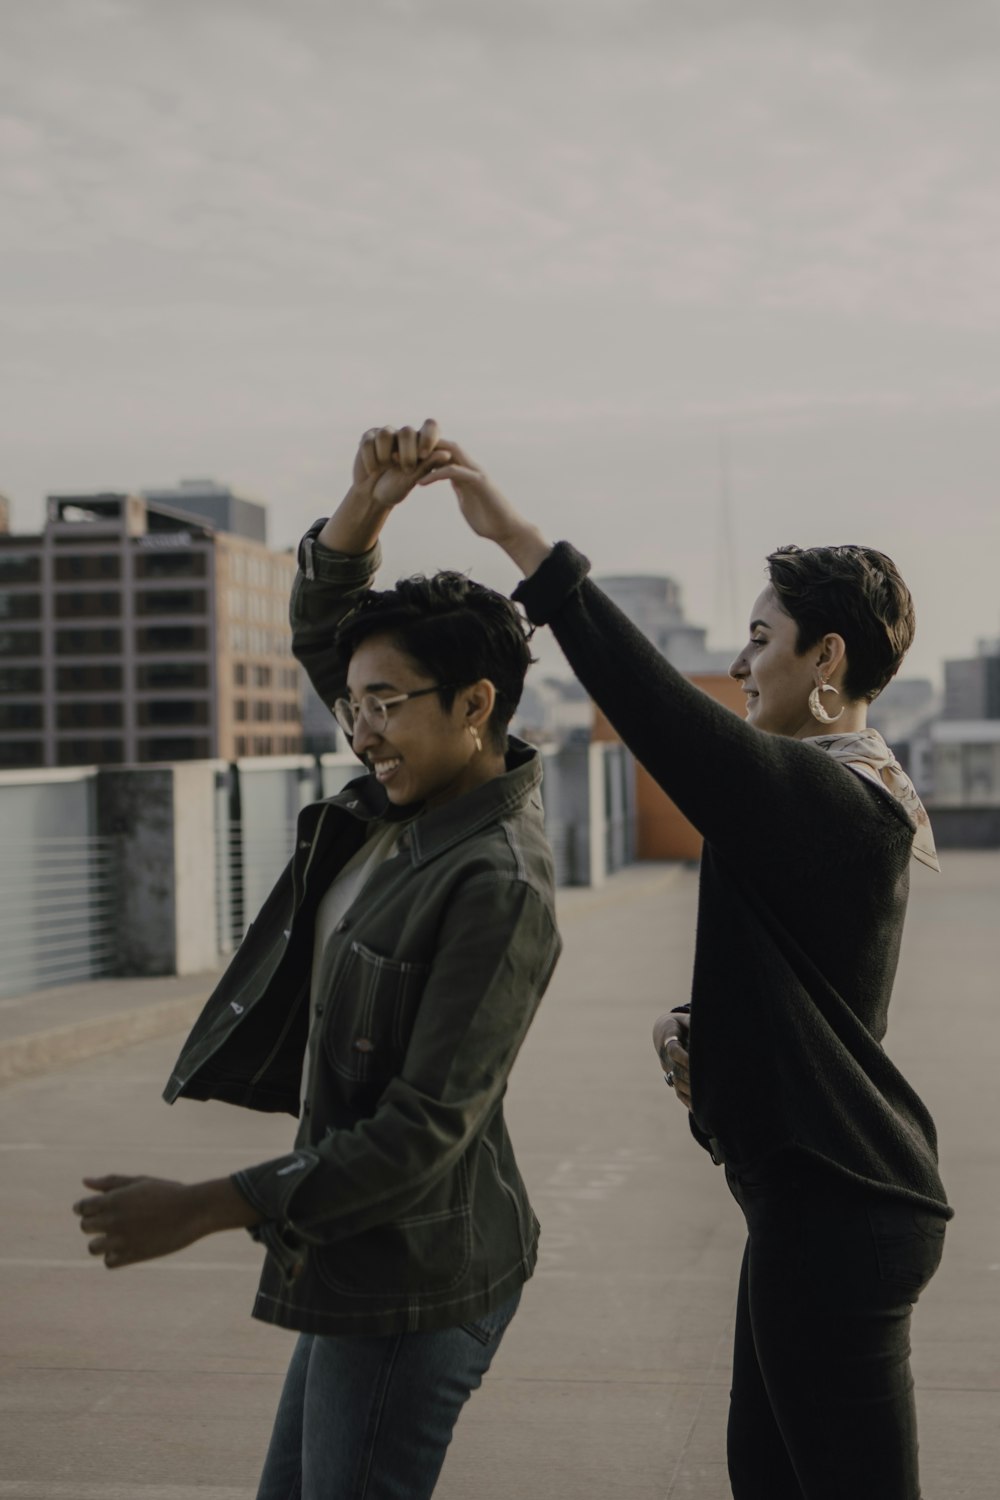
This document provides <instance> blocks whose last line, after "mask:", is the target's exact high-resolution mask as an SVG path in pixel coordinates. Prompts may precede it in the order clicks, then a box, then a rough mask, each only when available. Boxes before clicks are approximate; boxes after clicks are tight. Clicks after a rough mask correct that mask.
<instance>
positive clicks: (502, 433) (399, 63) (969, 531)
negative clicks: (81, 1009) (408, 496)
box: [0, 0, 1000, 675]
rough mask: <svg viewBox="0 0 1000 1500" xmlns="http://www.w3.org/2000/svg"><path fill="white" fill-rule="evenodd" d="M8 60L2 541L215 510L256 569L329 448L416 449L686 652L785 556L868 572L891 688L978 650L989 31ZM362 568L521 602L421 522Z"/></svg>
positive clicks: (941, 15) (565, 8)
mask: <svg viewBox="0 0 1000 1500" xmlns="http://www.w3.org/2000/svg"><path fill="white" fill-rule="evenodd" d="M0 32H2V35H0V151H2V191H3V202H2V212H0V267H2V284H0V319H2V329H0V375H2V382H3V384H2V391H0V397H2V399H0V491H2V492H5V493H6V494H8V495H9V496H10V497H11V499H12V501H13V504H14V524H15V527H16V529H19V530H32V529H37V527H38V525H39V524H40V520H41V514H42V502H43V497H44V495H45V494H46V493H47V492H49V491H56V490H66V489H89V488H95V487H105V488H130V487H147V486H154V485H161V484H166V483H171V482H173V481H175V480H177V479H179V478H181V477H182V476H185V477H207V476H211V477H214V478H217V479H220V480H225V481H229V482H231V483H233V484H234V485H236V486H238V487H239V488H241V489H242V490H244V491H245V492H248V493H251V494H253V495H256V496H257V497H259V498H261V499H264V500H266V501H267V502H268V503H269V504H270V507H271V540H272V541H273V542H274V543H275V544H277V545H285V544H289V543H291V542H292V541H293V540H294V539H295V538H296V537H297V535H298V534H299V532H300V531H301V530H302V529H303V527H304V526H305V525H306V524H307V523H308V522H309V521H311V520H312V519H313V518H314V517H315V516H316V515H318V514H321V513H323V512H324V511H325V510H328V509H329V507H330V503H331V501H333V500H336V498H338V497H339V495H340V494H341V493H342V492H343V490H344V488H345V484H346V481H347V476H348V473H349V467H350V461H351V457H352V453H353V448H354V444H355V442H356V439H357V436H358V434H359V433H360V432H361V430H362V429H363V428H365V427H367V426H369V425H372V424H373V423H378V422H382V421H388V422H392V423H394V424H397V425H398V424H400V423H403V422H406V421H412V422H415V423H419V422H420V421H421V420H422V419H423V418H424V417H425V416H427V415H434V416H436V417H438V418H439V420H440V421H441V422H442V424H443V426H444V427H445V429H446V430H447V431H449V432H452V433H454V435H455V436H456V437H458V438H460V439H461V440H462V441H463V443H464V444H465V445H466V446H467V447H468V448H469V449H470V451H471V452H472V453H473V454H474V455H475V456H476V457H477V458H478V459H479V460H480V461H481V462H482V463H483V465H484V466H485V467H486V468H487V469H488V470H489V471H490V472H491V473H492V474H493V476H494V477H495V478H496V479H497V481H498V482H499V483H500V484H501V485H502V487H503V488H505V489H506V490H507V491H508V493H509V494H510V495H511V497H512V498H514V499H515V500H516V501H517V502H519V503H520V504H521V506H522V508H524V509H526V510H527V511H528V512H529V513H530V514H532V515H534V516H535V517H536V518H537V519H538V520H539V522H540V523H541V525H542V526H543V527H544V528H545V529H546V530H547V531H548V532H549V533H550V534H551V535H553V536H567V537H569V538H570V539H572V540H573V541H575V542H576V543H577V544H578V545H580V546H581V547H583V548H584V549H585V550H587V551H588V552H589V553H590V554H591V556H592V557H593V559H594V561H595V565H596V566H597V569H598V570H599V571H605V572H611V571H656V572H668V573H671V574H672V575H673V576H675V577H676V578H677V579H679V581H680V582H681V583H682V585H683V587H684V589H685V596H686V601H687V605H688V610H689V613H690V614H691V615H692V616H693V617H694V618H695V619H697V620H700V621H701V622H702V623H704V624H707V625H709V626H710V627H711V629H712V643H713V644H715V645H719V646H726V645H729V644H730V643H732V642H733V641H734V640H735V638H736V636H737V633H738V631H740V630H742V628H743V627H744V624H745V620H746V614H747V611H748V609H749V606H750V604H751V603H752V601H753V598H754V595H755V594H756V592H757V591H758V588H759V586H760V579H761V559H762V557H763V555H764V553H765V552H767V551H768V550H770V549H771V548H773V547H774V546H776V545H778V544H781V543H784V542H790V541H795V542H799V543H800V544H803V545H806V544H809V543H818V542H843V541H865V542H868V543H870V544H873V545H875V546H879V547H882V548H884V549H885V550H887V551H889V552H890V553H891V554H892V555H893V556H894V557H895V558H896V560H897V562H898V563H899V564H900V567H901V568H902V570H903V572H904V575H905V576H906V577H907V579H908V581H909V582H910V584H911V587H912V588H913V591H914V594H915V596H916V599H917V608H918V618H919V621H920V629H919V634H918V641H917V645H916V646H915V648H914V651H913V653H912V655H911V658H910V662H909V666H908V670H909V673H910V675H913V674H914V673H925V674H933V673H936V671H937V664H938V661H939V660H940V658H942V657H944V656H956V655H959V656H960V655H965V654H968V653H969V652H970V651H971V650H972V649H974V645H975V640H976V638H977V637H979V636H987V635H992V636H995V635H997V634H998V632H1000V581H998V580H1000V503H998V501H1000V484H998V480H1000V374H998V335H1000V197H998V186H997V184H998V182H1000V129H998V126H997V102H996V101H997V76H998V71H997V70H998V65H1000V6H998V5H997V4H996V3H995V0H949V3H948V4H947V5H945V4H942V3H941V0H838V3H837V5H835V6H834V5H831V4H830V3H829V0H820V3H815V4H813V3H810V0H719V3H714V0H689V3H688V0H649V3H644V0H503V3H499V0H495V3H492V4H480V3H477V0H426V3H422V0H363V3H356V4H355V3H347V0H315V3H313V0H282V3H281V4H277V3H271V0H267V3H262V0H197V3H189V0H169V3H167V0H44V3H39V0H3V3H2V5H0ZM726 454H728V460H726V459H725V455H726ZM727 466H728V471H729V491H730V494H731V498H732V510H733V546H734V550H735V564H736V580H737V587H736V589H735V591H734V590H732V589H729V588H727V587H726V586H725V583H726V579H727V576H728V570H727V566H726V553H725V549H724V548H723V547H722V546H721V545H720V524H719V518H720V495H721V494H722V491H723V488H724V480H723V471H724V469H725V468H726V467H727ZM386 540H387V544H388V545H387V572H386V575H385V581H387V582H388V581H390V575H391V577H394V576H396V575H397V574H399V573H402V572H410V571H415V570H417V569H429V568H435V567H440V566H460V567H468V568H470V569H472V570H473V571H474V572H475V573H476V574H477V575H478V576H480V577H482V578H484V579H485V580H486V581H488V582H492V583H494V584H497V585H499V586H502V587H510V586H512V584H513V582H514V577H515V575H514V574H513V571H512V569H511V568H510V565H509V564H507V562H506V560H505V559H502V558H500V557H499V556H496V557H494V555H493V554H492V552H491V550H490V549H489V548H487V547H486V546H485V544H483V543H481V542H478V541H477V540H475V539H473V538H472V537H471V536H470V535H468V534H467V533H466V532H464V530H463V529H461V522H460V521H459V520H458V519H457V517H456V516H455V515H454V514H453V510H452V502H451V500H450V498H449V496H448V495H447V494H446V492H445V491H444V490H443V489H442V490H433V491H430V492H421V493H420V494H419V495H418V496H416V497H415V498H414V499H413V501H412V502H411V503H410V505H409V507H408V509H407V511H406V512H405V513H403V514H400V515H399V516H398V517H397V518H395V521H394V525H393V526H392V529H391V530H390V531H388V532H387V533H386Z"/></svg>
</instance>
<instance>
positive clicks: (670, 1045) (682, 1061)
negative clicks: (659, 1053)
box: [663, 1036, 691, 1068]
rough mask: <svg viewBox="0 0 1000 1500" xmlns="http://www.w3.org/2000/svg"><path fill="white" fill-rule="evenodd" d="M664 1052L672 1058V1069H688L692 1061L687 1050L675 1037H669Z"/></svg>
mask: <svg viewBox="0 0 1000 1500" xmlns="http://www.w3.org/2000/svg"><path fill="white" fill-rule="evenodd" d="M663 1050H664V1052H665V1053H666V1054H667V1056H668V1057H669V1058H670V1065H671V1067H681V1068H686V1067H687V1066H688V1065H689V1063H690V1061H691V1059H690V1056H689V1055H688V1053H687V1051H686V1049H685V1048H684V1047H682V1046H681V1044H680V1042H679V1041H678V1040H677V1038H676V1037H675V1036H672V1037H669V1038H668V1039H667V1041H665V1042H664V1044H663Z"/></svg>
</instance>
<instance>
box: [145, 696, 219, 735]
mask: <svg viewBox="0 0 1000 1500" xmlns="http://www.w3.org/2000/svg"><path fill="white" fill-rule="evenodd" d="M137 714H138V722H139V723H140V724H141V725H143V726H144V727H145V726H146V725H151V726H163V727H164V728H165V727H166V726H168V725H170V724H182V725H187V724H207V723H208V704H207V703H206V702H205V701H204V699H201V700H198V699H191V698H154V699H152V701H150V702H144V703H140V704H138V706H137Z"/></svg>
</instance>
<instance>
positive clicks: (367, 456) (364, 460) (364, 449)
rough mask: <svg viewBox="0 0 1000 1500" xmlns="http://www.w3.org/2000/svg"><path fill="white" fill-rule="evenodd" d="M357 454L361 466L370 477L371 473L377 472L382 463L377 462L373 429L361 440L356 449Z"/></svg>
mask: <svg viewBox="0 0 1000 1500" xmlns="http://www.w3.org/2000/svg"><path fill="white" fill-rule="evenodd" d="M358 456H359V457H360V459H361V466H362V468H363V469H364V471H365V473H366V475H368V476H369V477H371V475H372V474H377V473H378V471H379V469H380V468H381V467H382V465H381V464H380V463H379V461H378V455H377V454H376V452H375V433H374V431H373V432H372V433H371V434H370V435H368V436H366V437H365V438H364V440H363V441H362V444H361V447H360V448H359V449H358Z"/></svg>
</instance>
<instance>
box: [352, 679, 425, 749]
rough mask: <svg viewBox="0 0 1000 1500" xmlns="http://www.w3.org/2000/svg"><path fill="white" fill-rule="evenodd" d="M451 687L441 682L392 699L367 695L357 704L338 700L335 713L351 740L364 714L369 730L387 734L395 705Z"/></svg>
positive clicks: (371, 694) (372, 694) (397, 695)
mask: <svg viewBox="0 0 1000 1500" xmlns="http://www.w3.org/2000/svg"><path fill="white" fill-rule="evenodd" d="M450 686H451V683H448V682H439V683H435V685H434V686H433V687H425V688H416V689H414V691H413V692H412V693H396V694H395V696H394V697H392V698H376V696H375V694H374V693H365V695H364V697H363V698H361V699H359V701H358V702H357V703H352V702H351V700H350V698H338V699H337V701H336V703H335V704H334V705H333V712H334V714H335V715H336V718H337V723H338V724H339V725H340V727H341V729H342V730H343V731H344V733H345V734H346V735H347V738H348V739H349V740H352V739H353V738H354V731H355V729H356V728H357V727H358V719H359V718H360V717H361V715H362V714H364V717H365V722H366V724H367V725H368V727H369V729H373V730H374V731H375V733H376V734H385V732H386V730H387V729H388V727H389V710H390V708H392V707H394V706H395V704H397V703H405V702H406V700H407V699H408V698H423V697H424V695H425V694H426V693H440V692H443V691H444V690H445V688H448V687H450Z"/></svg>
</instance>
